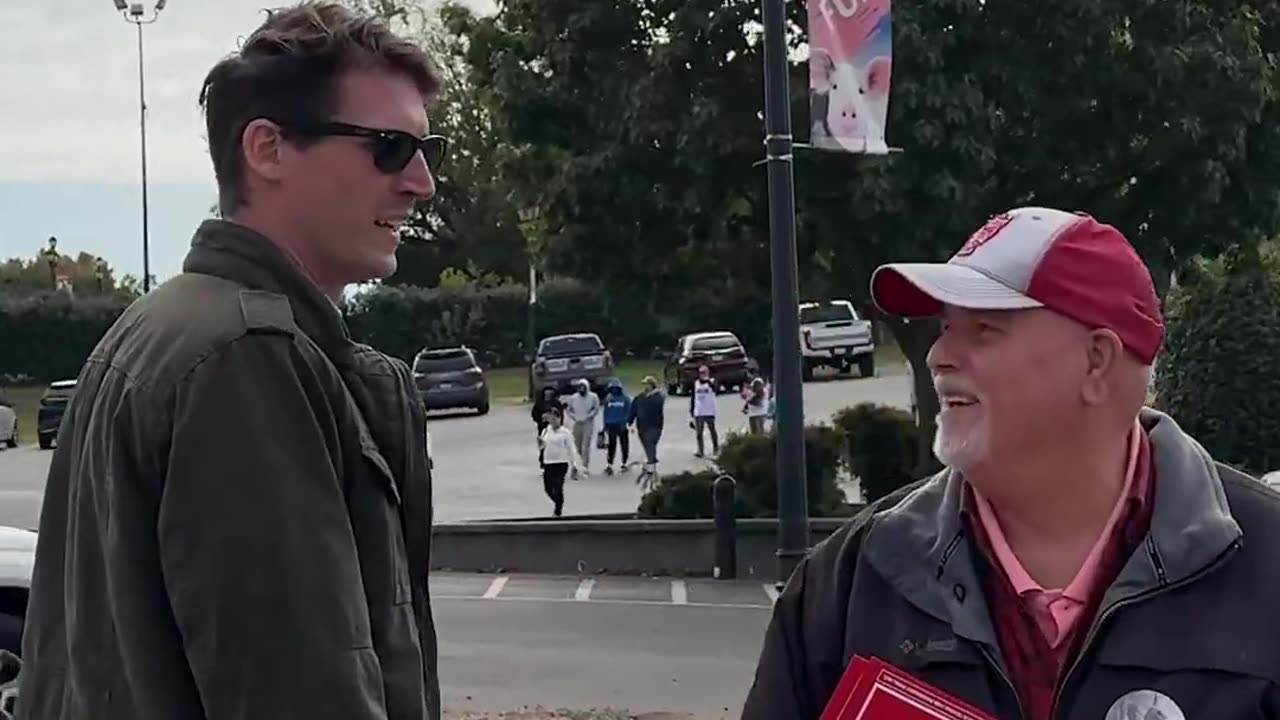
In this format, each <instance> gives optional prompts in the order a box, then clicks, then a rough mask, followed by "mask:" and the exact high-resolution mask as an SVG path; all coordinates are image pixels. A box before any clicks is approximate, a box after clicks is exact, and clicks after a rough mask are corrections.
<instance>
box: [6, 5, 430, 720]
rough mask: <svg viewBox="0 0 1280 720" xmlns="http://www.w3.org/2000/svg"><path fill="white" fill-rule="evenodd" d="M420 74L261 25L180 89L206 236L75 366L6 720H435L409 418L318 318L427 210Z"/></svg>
mask: <svg viewBox="0 0 1280 720" xmlns="http://www.w3.org/2000/svg"><path fill="white" fill-rule="evenodd" d="M434 67H435V66H434V64H433V62H432V61H431V60H430V59H429V58H428V57H427V56H426V55H425V54H424V53H423V51H422V50H421V49H419V48H418V47H417V46H415V45H414V44H412V43H411V42H409V41H408V40H405V39H403V38H400V37H398V36H396V35H395V34H394V33H393V32H392V31H391V30H390V29H388V28H387V26H386V25H384V24H383V23H382V22H381V21H380V20H377V19H375V18H373V17H370V16H364V15H360V14H357V13H356V12H355V11H353V10H350V9H348V8H346V7H345V6H344V5H342V4H340V3H336V2H333V3H327V2H310V3H305V4H300V5H296V6H293V7H289V8H284V9H280V10H277V11H275V12H272V13H270V14H269V15H267V17H266V19H265V20H263V22H262V24H261V25H260V26H259V27H258V28H257V29H256V30H254V31H253V32H252V33H250V34H249V35H248V37H247V38H245V39H244V40H243V42H241V43H239V45H238V48H237V49H236V50H235V51H234V52H233V53H232V54H231V55H229V56H228V57H226V58H225V59H223V60H221V61H219V62H218V63H217V65H215V66H214V67H213V68H212V70H211V71H210V72H209V73H208V75H207V76H206V78H205V80H204V85H203V88H202V90H201V93H200V100H201V103H202V105H203V107H204V112H205V118H206V122H207V127H206V131H207V132H206V137H207V140H208V145H209V153H210V156H211V157H212V158H213V164H214V170H215V174H216V176H217V184H218V198H219V207H220V213H219V216H220V218H222V219H216V220H207V221H205V222H204V223H202V224H201V225H200V226H199V228H198V229H197V230H196V232H195V234H194V237H193V239H192V241H191V249H190V251H189V252H188V254H187V256H186V259H185V260H184V262H183V265H182V272H181V273H180V274H179V275H177V276H176V277H174V278H172V279H170V280H168V281H166V282H165V283H163V284H161V285H160V286H159V287H157V288H155V289H154V290H152V291H151V292H150V293H148V294H147V295H145V296H143V297H142V298H140V299H138V300H137V301H135V302H134V303H133V304H132V305H130V306H129V308H128V309H126V310H125V311H124V313H123V314H122V316H121V317H120V318H119V319H118V320H117V321H116V322H115V324H114V325H113V326H112V327H111V328H110V329H109V330H107V332H106V333H105V335H104V336H103V337H102V338H101V340H100V341H99V342H98V343H97V345H96V347H95V348H94V349H93V350H92V352H91V353H90V354H89V355H88V358H87V361H86V363H85V365H84V367H83V368H82V370H81V372H80V374H79V377H78V381H77V386H76V397H75V399H74V400H73V401H72V402H71V403H70V405H69V406H68V407H67V410H66V416H65V417H64V419H63V424H62V432H61V434H60V437H59V438H58V448H57V450H56V451H55V452H54V454H53V458H52V461H51V464H50V467H49V474H48V478H47V484H46V487H45V492H44V501H43V503H44V504H43V510H42V512H41V517H40V527H39V534H38V540H37V543H36V549H35V567H34V572H33V574H32V581H31V590H30V597H29V601H28V603H27V605H26V607H27V616H26V625H25V629H24V637H23V652H22V661H23V665H24V667H23V669H22V673H21V680H20V695H21V700H20V701H19V703H20V705H21V709H20V710H19V713H20V715H21V717H23V718H28V719H29V720H81V719H87V718H93V719H94V720H137V719H139V718H183V719H184V720H207V719H216V720H248V719H250V718H286V717H289V718H304V717H305V718H320V717H325V718H339V717H340V718H351V719H355V718H360V719H361V720H375V719H376V718H380V719H382V720H386V718H397V719H398V720H427V719H428V718H431V719H433V720H434V719H436V718H439V717H440V695H439V683H438V679H437V677H438V676H437V672H436V632H435V628H434V625H433V622H432V616H431V608H430V605H429V603H428V595H427V575H428V569H429V562H430V557H431V548H430V540H431V522H432V501H431V497H432V488H431V473H430V470H429V468H428V452H427V449H426V419H425V414H424V411H423V408H422V404H421V402H420V401H419V399H418V395H417V392H416V390H415V386H414V378H413V374H412V373H411V372H410V369H409V368H408V366H407V365H406V364H405V363H403V362H402V361H400V360H398V359H395V358H392V357H389V356H387V355H384V354H382V353H380V352H377V351H375V350H373V349H371V348H369V347H368V346H365V345H362V344H359V343H356V342H354V341H353V340H351V338H350V335H349V333H348V332H347V328H346V327H345V325H344V322H343V318H342V315H341V313H339V312H338V310H337V304H338V303H339V302H341V300H342V297H343V292H344V290H345V288H346V287H347V286H348V285H349V284H351V283H359V282H365V281H368V280H374V279H377V278H382V277H386V276H387V275H390V274H391V273H392V272H394V271H395V269H396V250H397V248H398V246H399V244H400V236H399V227H400V224H401V223H403V222H404V221H405V219H406V218H408V217H409V215H410V213H411V212H413V209H414V206H415V205H416V204H417V203H419V202H422V201H426V200H428V199H429V198H431V197H432V195H434V193H435V179H434V177H433V172H434V171H435V170H436V168H437V167H438V163H439V162H440V159H441V154H442V152H443V149H444V145H443V141H442V140H441V139H440V138H438V137H434V136H430V135H428V134H427V133H428V127H427V126H428V123H427V115H426V113H425V110H424V108H426V107H427V105H428V101H429V100H430V99H431V98H432V96H434V95H435V94H436V92H437V90H438V88H439V87H440V79H439V77H438V75H437V72H436V70H435V69H434Z"/></svg>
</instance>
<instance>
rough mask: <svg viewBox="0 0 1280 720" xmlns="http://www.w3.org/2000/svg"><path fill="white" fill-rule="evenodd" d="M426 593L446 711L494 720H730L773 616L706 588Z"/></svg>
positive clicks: (749, 592) (749, 600)
mask: <svg viewBox="0 0 1280 720" xmlns="http://www.w3.org/2000/svg"><path fill="white" fill-rule="evenodd" d="M431 585H432V607H433V608H434V609H435V613H436V620H437V624H438V627H439V635H440V672H441V685H442V688H443V691H442V692H443V694H444V704H445V706H446V707H448V708H449V709H450V710H453V711H455V712H478V713H493V714H495V715H496V714H498V713H502V712H511V711H514V710H518V709H520V708H524V707H530V706H532V707H538V706H541V707H543V708H547V709H550V710H560V709H567V710H572V711H574V712H577V713H582V712H583V711H587V710H605V711H608V710H612V711H613V712H612V713H608V714H604V715H603V716H605V717H636V716H639V717H644V716H646V715H649V714H653V715H654V716H661V715H658V714H660V713H671V714H672V715H670V716H675V717H686V716H687V717H693V718H697V719H698V720H718V719H719V718H738V717H740V715H741V712H742V702H743V700H745V698H746V693H747V690H748V689H749V688H750V686H751V679H752V676H753V674H754V671H755V663H756V658H757V657H758V656H759V653H760V643H761V640H762V638H763V636H764V630H765V627H766V625H767V623H768V619H769V614H770V608H771V604H772V601H771V595H770V589H769V588H765V587H764V586H762V585H759V584H756V583H746V582H724V581H716V580H695V579H690V580H687V581H685V580H671V579H655V578H614V577H594V578H576V577H542V576H538V577H530V576H505V575H456V574H437V575H435V576H433V578H432V581H431ZM670 716H667V717H670ZM573 717H582V715H573Z"/></svg>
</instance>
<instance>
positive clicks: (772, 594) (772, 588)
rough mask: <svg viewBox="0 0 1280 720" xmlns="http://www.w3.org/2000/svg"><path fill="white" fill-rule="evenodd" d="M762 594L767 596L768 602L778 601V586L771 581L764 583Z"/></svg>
mask: <svg viewBox="0 0 1280 720" xmlns="http://www.w3.org/2000/svg"><path fill="white" fill-rule="evenodd" d="M764 594H765V595H768V596H769V602H770V603H776V602H778V587H777V586H776V585H774V584H773V583H765V584H764Z"/></svg>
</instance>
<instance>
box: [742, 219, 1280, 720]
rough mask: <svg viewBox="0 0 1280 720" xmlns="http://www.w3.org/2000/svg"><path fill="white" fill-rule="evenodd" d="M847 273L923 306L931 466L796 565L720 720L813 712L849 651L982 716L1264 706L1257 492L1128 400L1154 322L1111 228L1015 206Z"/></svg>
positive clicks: (1169, 422) (1272, 594) (1267, 604)
mask: <svg viewBox="0 0 1280 720" xmlns="http://www.w3.org/2000/svg"><path fill="white" fill-rule="evenodd" d="M871 291H872V295H873V297H874V300H875V302H876V303H877V305H879V306H880V308H881V309H882V310H884V311H885V312H887V313H890V314H893V315H900V316H913V317H919V316H933V315H938V316H940V317H941V319H942V333H941V336H940V337H939V339H938V341H937V342H936V343H935V344H934V346H933V348H932V349H931V351H930V353H929V368H930V370H931V371H932V373H933V378H934V383H935V385H936V387H937V390H938V394H939V396H940V398H941V401H942V412H941V414H940V415H939V417H938V435H937V439H936V442H935V451H936V453H937V455H938V457H939V458H940V459H941V460H942V461H943V462H944V464H945V465H946V466H947V469H945V470H944V471H943V472H941V473H939V474H938V475H936V476H934V477H932V478H930V479H928V480H925V481H923V482H920V483H917V484H915V485H912V486H910V487H908V488H905V489H903V490H902V491H899V492H897V493H895V494H893V495H891V496H889V497H887V498H884V499H883V500H882V501H880V502H878V503H876V504H875V505H873V506H872V507H870V508H868V509H867V510H866V511H865V512H863V513H862V514H861V515H860V516H859V517H857V518H855V519H854V520H853V521H852V522H850V523H849V524H848V525H847V526H845V527H844V528H843V529H841V530H840V531H839V532H838V533H836V534H835V535H834V536H832V537H831V538H830V539H829V540H827V541H826V542H824V543H823V544H821V545H820V546H818V547H817V548H815V549H814V551H813V552H812V553H811V555H810V556H809V557H808V558H807V559H806V560H805V561H804V562H803V563H802V564H801V566H800V567H799V568H798V569H797V571H796V573H795V575H794V576H793V577H792V578H791V579H790V582H789V583H788V586H787V588H786V590H785V592H783V593H782V595H781V597H779V599H778V603H777V606H776V608H775V612H774V618H773V621H772V624H771V625H770V627H769V630H768V632H767V635H766V639H765V643H764V650H763V653H762V656H761V659H760V665H759V668H758V670H757V673H756V677H755V683H754V686H753V687H752V689H751V691H750V694H749V697H748V699H747V703H746V710H745V713H744V717H745V718H751V719H753V720H754V719H755V718H761V719H763V718H784V717H785V718H817V717H818V716H819V714H820V713H821V711H822V709H823V707H824V705H825V704H826V703H827V701H828V699H829V698H830V697H831V695H832V693H833V691H834V689H835V687H836V685H837V683H838V681H839V680H840V677H841V675H842V673H843V672H844V670H845V667H846V665H847V663H848V662H849V660H850V658H851V657H853V656H854V655H863V656H876V657H878V658H880V659H882V660H884V661H886V662H889V663H892V664H894V665H897V666H898V667H900V668H902V669H903V670H905V671H907V672H909V673H912V674H914V675H916V676H917V677H919V678H921V679H923V680H925V681H927V682H929V683H932V684H934V685H935V686H937V687H938V688H941V689H942V690H944V691H946V692H949V693H951V694H954V695H955V696H957V697H959V698H961V699H963V700H966V701H968V702H969V703H972V704H973V705H975V706H977V707H979V708H981V709H983V710H985V711H987V712H989V713H991V714H992V715H994V716H995V717H999V718H1029V719H1031V720H1047V719H1048V718H1061V719H1062V720H1075V719H1076V718H1079V719H1080V720H1085V719H1089V720H1094V719H1101V718H1108V719H1110V718H1113V717H1114V718H1121V717H1130V715H1125V714H1124V713H1125V712H1127V709H1128V708H1130V707H1132V706H1135V705H1141V706H1142V707H1143V708H1155V709H1158V710H1160V711H1161V712H1162V713H1163V715H1161V717H1169V718H1180V717H1183V716H1184V715H1185V717H1213V718H1215V720H1236V719H1239V720H1244V719H1245V718H1263V717H1280V690H1277V683H1278V682H1280V643H1278V642H1276V638H1277V636H1278V631H1280V613H1278V611H1277V608H1280V573H1278V572H1277V571H1276V568H1277V567H1280V538H1278V537H1277V534H1278V533H1280V496H1277V495H1275V494H1274V493H1272V492H1270V491H1268V490H1266V489H1264V488H1263V487H1262V486H1261V485H1260V484H1259V483H1258V482H1257V481H1255V480H1254V479H1252V478H1250V477H1248V476H1246V475H1243V474H1241V473H1240V472H1237V471H1235V470H1233V469H1231V468H1229V467H1227V466H1225V465H1222V464H1220V463H1216V462H1214V460H1213V459H1212V458H1211V457H1209V455H1208V454H1207V453H1206V452H1205V450H1204V448H1202V447H1201V446H1200V445H1198V444H1197V443H1196V442H1195V441H1194V440H1193V439H1192V438H1190V437H1188V436H1187V435H1185V434H1184V433H1183V432H1182V430H1180V429H1179V427H1178V425H1177V424H1176V423H1175V422H1174V420H1173V419H1172V418H1170V417H1168V416H1166V415H1163V414H1161V413H1159V412H1156V411H1154V410H1151V409H1146V408H1144V407H1143V404H1144V400H1145V397H1146V392H1147V387H1148V382H1149V378H1150V374H1151V365H1152V363H1153V361H1154V360H1155V358H1156V355H1157V352H1158V350H1159V348H1160V345H1161V343H1162V341H1163V334H1164V327H1163V322H1162V320H1161V316H1160V309H1159V303H1158V301H1157V298H1156V294H1155V291H1154V288H1153V285H1152V282H1151V276H1150V273H1149V272H1148V271H1147V269H1146V267H1145V266H1144V265H1143V263H1142V261H1141V260H1140V259H1139V257H1138V255H1137V254H1136V253H1135V252H1134V250H1133V248H1132V247H1131V246H1130V244H1129V243H1128V241H1127V240H1126V239H1125V238H1124V236H1123V235H1121V234H1120V232H1118V231H1117V230H1116V229H1115V228H1113V227H1111V226H1109V225H1105V224H1103V223H1101V222H1098V221H1097V220H1095V219H1093V218H1092V217H1089V216H1088V215H1084V214H1081V213H1069V212H1063V211H1060V210H1053V209H1047V208H1020V209H1016V210H1013V211H1010V212H1008V213H1003V214H1001V215H999V216H997V217H995V218H993V219H992V220H991V221H990V222H988V223H987V224H986V225H984V226H983V227H982V228H981V229H979V230H978V231H977V232H976V233H975V234H974V235H973V236H972V237H970V238H969V240H968V242H966V243H965V244H964V246H963V247H962V248H961V249H960V251H959V252H958V253H956V255H955V256H954V257H953V258H951V260H950V261H949V262H947V263H945V264H899V265H888V266H885V267H882V268H880V269H879V270H878V271H877V272H876V273H875V275H874V276H873V278H872V286H871ZM1223 371H1224V372H1229V368H1224V369H1223Z"/></svg>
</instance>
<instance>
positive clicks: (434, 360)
mask: <svg viewBox="0 0 1280 720" xmlns="http://www.w3.org/2000/svg"><path fill="white" fill-rule="evenodd" d="M472 367H475V361H474V360H472V359H471V353H469V352H467V351H466V350H434V351H431V352H428V353H424V354H422V355H419V356H418V361H417V362H416V363H414V366H413V369H414V370H415V371H417V372H423V373H428V372H452V371H455V370H469V369H471V368H472Z"/></svg>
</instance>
